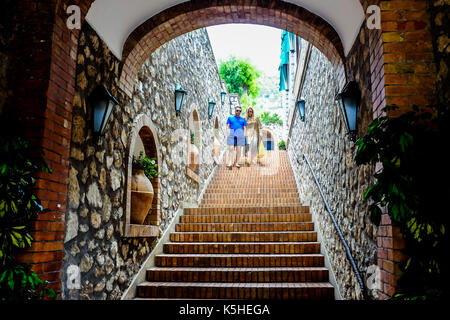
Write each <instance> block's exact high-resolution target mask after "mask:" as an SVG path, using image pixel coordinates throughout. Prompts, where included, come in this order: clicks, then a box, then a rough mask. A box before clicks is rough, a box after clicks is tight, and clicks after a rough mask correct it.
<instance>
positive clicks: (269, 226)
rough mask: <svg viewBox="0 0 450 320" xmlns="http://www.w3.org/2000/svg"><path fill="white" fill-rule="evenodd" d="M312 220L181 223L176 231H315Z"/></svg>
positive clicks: (176, 227)
mask: <svg viewBox="0 0 450 320" xmlns="http://www.w3.org/2000/svg"><path fill="white" fill-rule="evenodd" d="M313 230H314V223H312V222H279V223H261V222H258V223H179V224H177V225H176V226H175V231H176V232H245V231H252V232H259V231H263V232H267V231H313Z"/></svg>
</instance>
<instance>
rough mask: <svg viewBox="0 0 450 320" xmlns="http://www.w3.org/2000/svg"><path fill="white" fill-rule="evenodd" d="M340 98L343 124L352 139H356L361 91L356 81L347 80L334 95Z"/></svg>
mask: <svg viewBox="0 0 450 320" xmlns="http://www.w3.org/2000/svg"><path fill="white" fill-rule="evenodd" d="M338 99H341V100H342V107H341V109H342V113H343V115H344V120H345V124H346V126H347V130H348V134H349V136H350V139H351V140H352V141H356V135H357V131H358V113H359V106H360V104H361V91H360V90H359V87H358V83H357V82H356V81H354V80H352V81H349V82H348V83H347V84H346V85H345V87H344V89H342V92H341V93H338V94H337V95H336V100H338Z"/></svg>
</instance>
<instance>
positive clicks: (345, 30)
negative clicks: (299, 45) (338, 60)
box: [86, 0, 364, 59]
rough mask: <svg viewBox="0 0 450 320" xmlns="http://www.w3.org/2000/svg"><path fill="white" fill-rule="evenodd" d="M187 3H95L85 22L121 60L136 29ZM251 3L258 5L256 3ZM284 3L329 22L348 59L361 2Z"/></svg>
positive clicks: (297, 0) (114, 0)
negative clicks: (154, 17)
mask: <svg viewBox="0 0 450 320" xmlns="http://www.w3.org/2000/svg"><path fill="white" fill-rule="evenodd" d="M203 1H206V0H203ZM184 2H187V1H184V0H151V1H148V0H127V1H124V0H96V1H94V2H93V3H92V5H91V7H90V9H89V12H88V14H87V16H86V21H87V22H88V23H89V24H90V25H91V26H92V27H93V28H94V29H95V30H96V31H97V33H98V34H99V36H100V37H101V38H102V39H103V40H104V41H105V42H106V44H107V45H108V47H109V48H110V49H111V51H112V52H113V53H114V54H115V55H116V56H117V57H118V58H119V59H121V58H122V56H123V48H124V45H125V42H126V41H127V39H128V38H129V36H130V34H131V33H132V32H133V31H134V30H135V29H136V28H138V27H139V26H140V25H141V24H143V23H145V22H146V21H147V20H148V19H149V18H151V17H153V16H155V15H157V14H158V13H161V12H162V11H164V10H166V9H168V8H170V7H173V6H176V5H177V4H180V3H184ZM200 2H201V1H200ZM207 2H209V1H207ZM211 2H213V1H211ZM244 2H245V1H244ZM252 2H253V3H255V1H252ZM262 2H264V6H267V2H269V3H270V2H273V3H276V2H281V1H262ZM285 2H288V3H291V4H295V5H298V6H300V7H303V8H305V9H307V10H308V11H310V12H311V13H313V14H315V15H317V16H319V17H321V18H322V19H323V20H325V21H327V22H328V23H329V24H330V25H331V26H332V27H333V28H334V29H335V31H336V32H337V34H338V35H339V37H340V39H341V42H342V46H343V49H344V53H345V55H347V53H348V52H349V51H350V49H351V47H352V45H353V43H354V41H355V39H356V36H357V35H358V32H359V29H360V27H361V24H362V22H363V20H364V11H363V8H362V6H361V3H360V0H288V1H285ZM256 4H258V1H256ZM218 23H220V22H218Z"/></svg>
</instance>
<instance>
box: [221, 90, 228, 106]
mask: <svg viewBox="0 0 450 320" xmlns="http://www.w3.org/2000/svg"><path fill="white" fill-rule="evenodd" d="M226 96H227V93H226V92H225V91H222V92H221V93H220V102H222V105H224V103H225V98H226Z"/></svg>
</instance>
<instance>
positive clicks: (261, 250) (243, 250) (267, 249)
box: [163, 242, 320, 254]
mask: <svg viewBox="0 0 450 320" xmlns="http://www.w3.org/2000/svg"><path fill="white" fill-rule="evenodd" d="M163 251H164V253H166V254H172V253H174V254H197V253H199V254H270V253H274V254H300V253H320V243H318V242H263V243H255V242H239V243H236V242H222V243H217V242H201V243H198V242H191V243H189V242H183V243H176V242H169V243H165V244H164V250H163Z"/></svg>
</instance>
